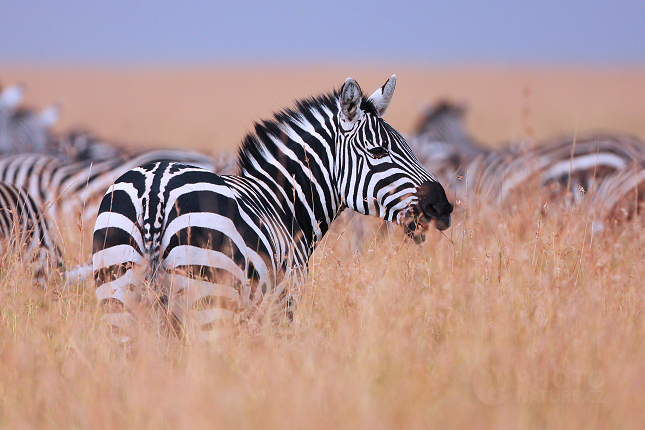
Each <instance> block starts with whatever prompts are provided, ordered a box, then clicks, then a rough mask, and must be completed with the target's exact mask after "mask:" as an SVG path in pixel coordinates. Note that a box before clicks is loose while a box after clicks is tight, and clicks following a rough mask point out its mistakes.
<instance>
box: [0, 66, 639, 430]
mask: <svg viewBox="0 0 645 430" xmlns="http://www.w3.org/2000/svg"><path fill="white" fill-rule="evenodd" d="M211 72H212V71H204V70H202V71H192V72H191V71H186V70H181V71H157V72H154V73H150V72H149V71H147V70H143V71H135V72H133V73H131V74H130V75H129V74H128V73H130V72H119V73H114V71H112V72H110V71H107V72H101V71H94V72H92V71H89V72H88V71H87V70H85V71H74V70H69V69H65V70H45V71H42V70H40V71H39V70H35V69H31V71H30V69H25V68H22V69H20V68H14V69H13V70H9V71H7V70H6V69H5V70H3V76H2V83H3V84H10V83H13V82H26V83H27V84H29V92H28V93H27V94H28V96H30V97H33V98H32V99H31V100H30V101H31V102H32V103H33V104H35V105H36V106H40V107H44V106H45V105H46V104H47V103H50V102H54V101H62V102H63V103H64V104H65V108H66V110H65V116H64V117H63V123H62V128H61V129H67V128H68V127H69V126H70V125H71V124H72V123H85V124H88V125H90V126H91V128H92V129H96V130H98V132H99V134H100V135H102V136H106V137H108V138H117V139H118V138H120V139H122V140H124V141H126V142H138V141H144V142H150V143H160V144H169V145H172V146H181V147H183V146H186V145H188V146H190V147H193V148H195V147H200V148H206V147H208V148H213V147H219V148H222V147H225V148H232V147H234V145H235V144H236V142H238V141H239V138H240V136H241V133H242V130H243V129H244V128H249V127H250V126H251V121H252V119H256V118H263V117H267V115H268V114H269V113H270V112H272V111H274V110H275V109H277V108H280V107H284V106H289V105H290V103H291V100H292V99H293V98H297V97H302V96H307V95H311V94H312V91H318V90H319V91H323V90H325V89H329V88H331V87H333V86H337V85H339V84H340V83H341V82H342V81H343V80H344V78H345V77H346V76H347V75H352V76H353V77H355V78H356V79H358V81H359V82H360V83H361V85H362V86H363V87H364V89H365V91H369V90H370V89H373V88H376V87H377V86H379V85H381V84H382V82H383V81H384V79H385V78H386V77H387V76H389V74H391V73H392V72H396V73H397V74H398V76H399V84H398V88H397V96H396V98H395V106H396V108H394V105H393V107H392V108H391V109H390V111H388V114H387V115H388V116H387V119H388V121H390V122H391V123H392V124H393V125H394V126H395V127H396V128H398V129H400V130H401V131H410V127H411V125H412V121H413V119H414V118H417V117H418V114H417V111H416V107H417V106H418V104H419V103H421V102H427V101H432V100H433V99H434V98H435V97H437V96H440V95H446V94H447V95H450V96H452V97H453V98H456V99H457V100H465V101H468V102H470V105H471V106H472V115H471V116H469V128H470V129H472V130H474V132H475V135H476V136H477V137H480V138H482V139H483V140H485V141H490V142H497V141H500V140H505V139H508V138H512V137H517V136H518V135H524V134H528V135H530V134H531V133H534V136H536V137H546V136H550V135H552V134H553V133H558V132H561V131H567V132H570V131H573V130H574V129H576V128H577V127H579V128H578V129H579V130H589V129H596V128H607V127H613V128H616V129H618V130H621V131H626V132H632V133H636V134H638V135H640V136H641V137H643V136H645V122H643V118H642V116H641V117H638V113H639V112H643V109H642V106H643V103H644V101H645V97H642V95H643V94H645V93H644V91H645V87H644V86H643V85H642V82H643V81H642V72H638V71H636V72H629V71H625V72H620V73H616V74H609V73H604V72H588V73H568V72H566V71H564V72H562V71H560V72H558V71H546V72H545V71H539V70H538V71H532V72H531V71H521V70H520V71H517V70H516V71H507V72H501V73H498V72H497V71H495V70H481V69H473V70H470V71H436V70H435V71H432V70H430V71H428V70H417V71H410V70H408V71H400V70H399V69H398V68H390V67H384V68H380V69H378V70H369V71H366V70H349V71H348V70H345V69H341V68H338V70H336V71H334V73H329V70H320V71H314V70H307V71H306V73H305V72H302V73H292V74H291V75H289V74H284V73H283V71H280V70H273V71H271V70H269V71H267V70H258V71H244V72H240V71H224V72H222V71H221V70H220V71H219V72H218V71H217V70H215V72H218V73H211ZM368 72H369V73H370V74H369V76H368V77H367V78H364V77H362V76H365V74H367V73H368ZM376 72H378V73H376ZM408 72H409V73H408ZM312 73H313V74H314V75H312ZM295 75H298V76H302V78H298V79H297V80H295V81H294V80H293V79H292V78H291V77H293V76H295ZM290 76H291V77H290ZM312 76H313V77H312ZM410 77H412V79H411V80H412V82H414V83H412V82H410ZM323 78H324V79H323ZM240 82H243V83H244V85H241V84H240ZM312 82H313V84H312ZM526 88H528V89H529V91H528V92H527V91H526ZM222 91H223V93H222ZM287 91H289V92H287ZM115 94H117V95H118V96H115ZM238 96H239V97H238ZM61 98H62V99H61ZM222 100H225V101H226V102H227V103H223V102H222ZM240 100H241V101H240ZM258 101H261V102H262V103H264V104H259V102H258ZM525 108H526V109H525ZM391 115H393V116H391ZM95 127H96V128H95ZM630 127H631V128H630ZM528 129H531V130H528ZM222 130H223V132H225V133H230V134H232V135H233V136H232V137H231V138H230V139H229V138H228V137H227V136H224V135H221V136H220V135H213V133H215V132H217V133H219V132H221V131H222ZM225 137H226V139H225ZM222 142H225V143H222ZM514 198H515V200H514V201H513V202H511V204H509V205H507V206H506V207H505V208H503V209H502V210H495V209H491V208H488V207H486V205H483V204H482V205H477V204H475V203H477V202H469V206H468V208H467V209H468V210H465V208H464V206H459V207H458V208H457V212H456V215H455V220H454V224H453V226H452V227H451V228H450V229H449V230H447V231H446V232H445V236H444V235H442V234H441V233H439V232H430V233H429V234H428V239H427V241H426V242H425V243H424V244H422V245H419V246H417V245H414V244H413V243H408V242H407V241H406V240H405V239H404V238H403V237H402V235H401V232H400V231H398V230H397V231H395V232H393V233H391V234H388V233H384V232H383V231H382V230H381V231H380V232H379V230H378V226H379V223H378V221H377V220H373V219H364V218H360V216H358V215H357V217H356V218H355V219H354V220H353V221H352V222H351V223H350V226H349V228H347V229H345V222H347V219H348V218H349V219H351V217H345V218H344V220H343V221H338V222H337V223H336V224H335V225H334V226H333V229H332V231H331V232H330V233H329V234H328V236H326V238H325V239H324V240H323V243H322V244H321V245H320V246H319V248H318V249H317V251H316V252H315V254H314V258H313V260H312V262H311V270H310V277H309V281H308V282H307V284H306V285H304V286H303V297H302V301H301V303H300V305H299V307H298V308H297V310H296V313H295V321H294V323H293V324H292V325H291V326H287V325H283V324H278V325H273V326H267V325H265V326H261V327H260V328H259V329H257V330H246V329H241V330H240V331H239V333H237V335H236V336H235V337H234V338H232V339H225V340H223V341H222V342H221V343H220V344H218V345H210V346H203V345H201V346H200V345H194V344H191V343H187V342H181V341H179V340H177V339H176V338H174V337H172V336H167V335H165V334H164V333H163V332H161V333H160V332H159V331H158V330H157V327H156V326H155V325H154V324H145V325H143V326H142V327H141V329H140V330H139V331H138V336H137V337H136V342H135V345H134V350H135V351H136V352H135V353H134V354H132V355H131V356H127V355H126V354H125V351H124V350H123V349H122V348H120V347H119V346H118V345H115V344H114V343H112V342H111V340H110V338H109V336H108V333H107V328H106V327H105V324H104V323H103V321H102V319H101V313H100V311H99V309H98V307H97V303H96V300H95V296H94V287H93V285H92V283H91V282H87V283H86V285H85V286H82V287H78V288H76V289H73V290H70V291H63V292H55V291H53V289H54V288H50V291H48V292H43V291H42V290H41V289H38V288H37V287H35V286H34V285H33V281H32V279H31V278H30V274H29V270H28V269H27V268H26V267H25V266H24V265H23V264H20V263H19V260H18V257H17V256H16V255H15V254H12V253H11V252H9V253H5V254H4V255H3V256H2V260H1V265H0V428H7V429H9V428H92V429H95V428H124V429H127V428H151V429H157V428H196V429H198V428H207V429H213V428H260V429H265V428H352V429H354V428H406V429H407V428H413V429H414V428H419V429H426V428H496V429H498V428H501V429H504V428H509V429H519V428H556V429H563V428H598V429H607V428H643V427H644V426H645V413H643V411H644V410H645V396H643V392H645V341H644V339H645V327H644V324H645V323H644V321H645V319H644V317H643V305H644V301H645V294H644V293H643V285H644V280H645V265H644V264H643V257H644V253H645V251H644V250H643V243H645V233H644V232H643V230H642V228H641V225H640V222H633V223H627V224H623V225H621V226H617V227H614V228H607V229H606V230H605V231H604V232H602V233H601V234H600V235H598V236H593V235H591V234H590V227H591V224H592V221H593V219H592V217H590V216H587V213H588V211H587V209H588V208H585V207H582V206H581V207H577V208H576V209H574V210H573V211H570V210H564V209H561V208H557V207H551V208H550V209H549V210H548V211H547V213H546V215H541V214H542V213H543V212H544V210H543V203H544V201H542V200H541V197H540V196H536V195H534V194H532V193H527V194H525V195H518V196H514ZM76 224H78V223H77V222H76V220H69V222H68V223H67V224H65V225H62V226H60V229H61V230H62V231H60V236H62V237H63V238H64V239H65V241H64V244H65V246H64V252H65V255H66V259H67V261H68V262H70V263H71V264H75V263H78V262H88V261H89V259H90V255H89V250H88V249H87V248H88V246H89V241H88V237H89V235H88V232H89V231H91V229H92V226H77V225H76ZM81 231H84V232H85V233H84V234H81V233H80V232H81ZM50 287H55V285H50Z"/></svg>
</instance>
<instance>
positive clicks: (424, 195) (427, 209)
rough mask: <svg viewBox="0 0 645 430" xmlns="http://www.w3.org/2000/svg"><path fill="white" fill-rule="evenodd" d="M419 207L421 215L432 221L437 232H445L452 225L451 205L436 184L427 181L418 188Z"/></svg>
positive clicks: (439, 185) (444, 193)
mask: <svg viewBox="0 0 645 430" xmlns="http://www.w3.org/2000/svg"><path fill="white" fill-rule="evenodd" d="M417 196H418V197H419V207H420V209H421V212H423V215H424V216H426V217H428V218H431V219H434V220H435V226H436V227H437V228H438V229H439V230H445V229H447V228H448V227H450V224H451V223H452V217H451V214H452V209H453V208H452V205H451V204H450V202H449V201H448V198H447V197H446V192H445V190H444V189H443V187H442V186H441V184H439V183H438V182H433V181H427V182H424V183H423V184H421V185H420V186H419V189H418V191H417Z"/></svg>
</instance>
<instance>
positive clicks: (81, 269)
mask: <svg viewBox="0 0 645 430" xmlns="http://www.w3.org/2000/svg"><path fill="white" fill-rule="evenodd" d="M91 275H92V265H91V264H86V265H80V264H79V265H77V266H74V267H72V268H71V269H69V270H66V271H65V272H63V278H64V279H65V288H69V287H71V286H72V285H76V284H80V283H81V282H83V281H84V280H86V279H87V278H88V277H90V276H91Z"/></svg>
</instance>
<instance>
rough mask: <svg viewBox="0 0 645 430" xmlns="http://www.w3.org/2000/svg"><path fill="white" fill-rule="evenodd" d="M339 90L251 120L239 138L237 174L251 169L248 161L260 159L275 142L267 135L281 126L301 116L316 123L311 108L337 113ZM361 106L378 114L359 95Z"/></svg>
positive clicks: (275, 132)
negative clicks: (250, 128)
mask: <svg viewBox="0 0 645 430" xmlns="http://www.w3.org/2000/svg"><path fill="white" fill-rule="evenodd" d="M339 97H340V89H336V90H334V91H333V92H331V93H328V94H319V95H317V96H313V97H308V98H305V99H302V100H299V101H296V102H295V107H294V108H286V109H284V110H281V111H278V112H276V113H274V115H273V118H272V119H269V120H263V121H260V122H256V123H254V132H249V133H247V134H246V136H245V137H244V138H243V140H242V144H241V145H240V147H239V149H238V157H237V165H238V174H239V173H241V172H242V171H243V170H245V169H247V170H252V167H251V166H252V161H251V160H253V159H255V160H262V159H263V158H264V156H263V155H262V154H263V152H264V151H265V150H267V149H270V148H272V147H274V146H275V143H273V141H272V140H271V138H270V137H269V136H280V134H281V133H282V131H281V130H282V127H281V126H282V125H286V126H288V127H291V124H294V123H295V124H297V123H299V122H301V121H302V119H303V118H305V119H310V120H311V122H312V123H315V122H317V120H315V119H314V118H313V116H312V112H313V111H318V112H320V113H322V114H323V116H327V115H326V114H324V111H325V108H327V110H329V111H330V112H332V113H333V114H334V115H335V114H336V113H337V112H338V99H339ZM361 109H362V110H363V111H364V112H366V113H370V114H372V115H377V116H378V110H377V108H376V106H375V105H374V103H373V102H372V101H371V100H369V99H368V97H367V96H366V95H365V94H363V95H362V101H361Z"/></svg>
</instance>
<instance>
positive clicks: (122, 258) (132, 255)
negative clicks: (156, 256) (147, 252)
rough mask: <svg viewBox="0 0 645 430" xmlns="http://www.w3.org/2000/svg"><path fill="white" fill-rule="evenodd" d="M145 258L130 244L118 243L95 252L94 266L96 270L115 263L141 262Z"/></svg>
mask: <svg viewBox="0 0 645 430" xmlns="http://www.w3.org/2000/svg"><path fill="white" fill-rule="evenodd" d="M143 260H144V258H143V256H142V255H141V254H139V253H138V252H137V251H136V250H135V249H134V248H133V247H131V246H130V245H116V246H112V247H110V248H107V249H102V250H100V251H97V252H95V253H94V254H93V255H92V268H93V269H94V271H96V270H98V269H101V268H104V267H110V266H114V265H115V264H122V263H128V262H133V263H141V262H142V261H143Z"/></svg>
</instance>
